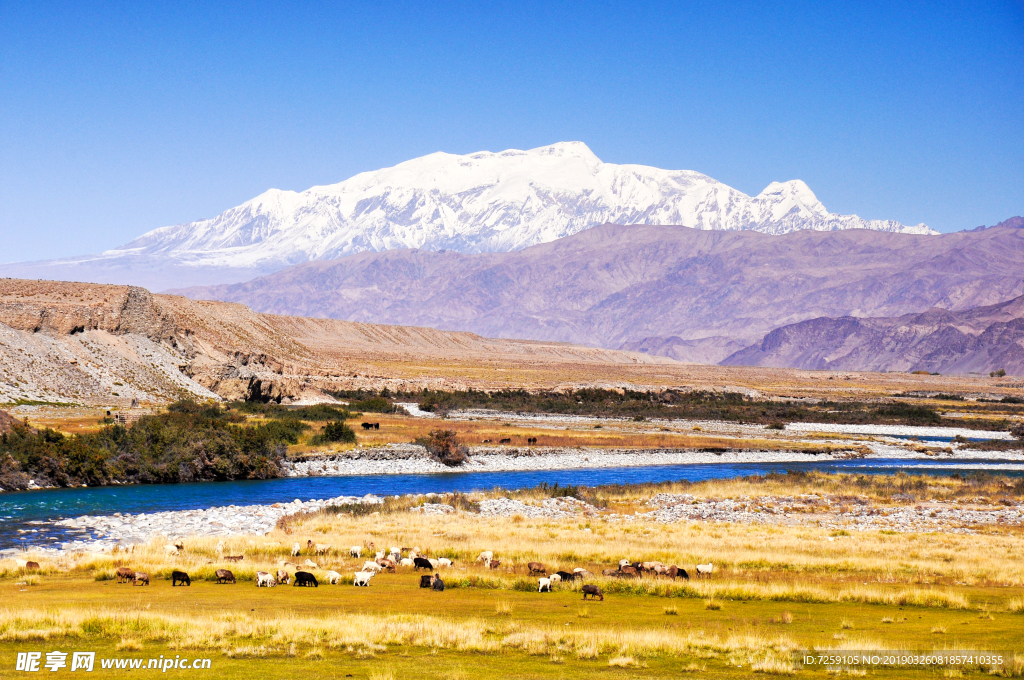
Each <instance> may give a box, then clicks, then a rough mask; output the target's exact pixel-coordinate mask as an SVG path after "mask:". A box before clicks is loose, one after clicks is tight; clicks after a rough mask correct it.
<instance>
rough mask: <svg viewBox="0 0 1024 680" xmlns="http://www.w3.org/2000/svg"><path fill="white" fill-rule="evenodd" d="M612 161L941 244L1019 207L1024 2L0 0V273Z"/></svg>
mask: <svg viewBox="0 0 1024 680" xmlns="http://www.w3.org/2000/svg"><path fill="white" fill-rule="evenodd" d="M565 140H580V141H583V142H586V143H587V144H588V145H589V146H590V147H591V148H592V149H593V150H594V152H595V153H596V154H597V155H598V156H599V157H601V158H602V159H603V160H605V161H608V162H615V163H643V164H647V165H654V166H659V167H663V168H672V169H683V168H685V169H692V170H698V171H700V172H704V173H706V174H708V175H710V176H712V177H714V178H716V179H719V180H721V181H723V182H726V183H727V184H730V185H732V186H734V187H736V188H738V189H740V190H742V191H745V192H747V193H750V194H756V193H758V192H759V191H761V189H763V188H764V187H765V186H766V185H767V184H768V183H769V182H771V181H773V180H787V179H794V178H799V179H803V180H804V181H806V182H807V183H808V184H809V185H810V186H811V188H812V189H813V190H814V191H815V193H816V194H817V195H818V197H819V198H820V199H821V200H822V201H823V202H824V203H825V205H826V206H827V207H828V208H829V209H830V210H831V211H833V212H841V213H857V214H859V215H861V216H863V217H868V218H891V219H896V220H899V221H901V222H904V223H907V224H916V223H918V222H925V223H927V224H929V225H931V226H933V227H935V228H937V229H939V230H940V231H954V230H959V229H963V228H967V227H974V226H977V225H980V224H994V223H996V222H998V221H1000V220H1002V219H1005V218H1007V217H1010V216H1011V215H1017V214H1024V3H1022V2H1020V0H1017V1H1015V2H985V1H983V0H979V1H978V2H964V3H954V2H940V3H912V2H892V1H891V0H886V1H884V2H874V3H872V2H850V3H845V4H839V3H822V2H820V1H814V2H806V3H800V2H788V3H772V2H751V3H746V4H743V3H701V2H685V3H683V2H672V3H664V4H657V3H649V4H643V5H640V4H637V5H630V4H627V3H616V4H612V3H558V2H551V1H548V0H545V1H543V2H529V1H526V0H519V1H517V2H511V3H507V4H498V3H477V4H466V5H457V4H455V3H448V4H447V5H445V4H442V3H430V4H426V3H423V4H401V3H383V2H374V3H366V4H365V5H359V4H356V3H324V4H323V5H320V6H318V5H312V4H294V5H287V6H286V5H271V4H233V3H219V2H218V3H194V4H192V3H188V2H173V3H160V4H159V6H157V3H140V2H124V3H121V4H114V3H87V2H79V3H52V4H47V3H22V2H11V1H9V0H0V261H14V260H25V259H40V258H49V257H56V256H64V255H73V254H81V253H87V252H97V251H99V250H103V249H106V248H109V247H112V246H115V245H118V244H121V243H123V242H125V241H127V240H129V239H131V238H133V237H135V236H137V235H139V234H141V233H143V232H145V231H147V230H149V229H152V228H155V227H159V226H164V225H169V224H177V223H181V222H186V221H189V220H192V219H197V218H201V217H211V216H213V215H215V214H217V213H219V212H220V211H222V210H224V209H226V208H229V207H232V206H234V205H237V204H239V203H241V202H243V201H245V200H247V199H249V198H252V197H253V196H255V195H256V194H258V193H260V192H262V191H264V190H266V189H267V188H270V187H277V188H281V189H295V190H302V189H306V188H308V187H309V186H312V185H314V184H327V183H333V182H337V181H340V180H342V179H345V178H347V177H349V176H351V175H353V174H355V173H357V172H360V171H364V170H372V169H376V168H379V167H384V166H388V165H393V164H395V163H398V162H401V161H403V160H407V159H409V158H413V157H416V156H420V155H423V154H426V153H430V152H433V151H438V150H441V151H448V152H453V153H467V152H472V151H479V150H485V149H486V150H492V151H497V150H501V149H507V148H531V147H535V146H541V145H544V144H549V143H552V142H556V141H565Z"/></svg>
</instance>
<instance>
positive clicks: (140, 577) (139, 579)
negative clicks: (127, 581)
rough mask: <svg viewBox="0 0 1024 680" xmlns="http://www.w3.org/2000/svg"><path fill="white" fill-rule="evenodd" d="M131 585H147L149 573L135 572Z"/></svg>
mask: <svg viewBox="0 0 1024 680" xmlns="http://www.w3.org/2000/svg"><path fill="white" fill-rule="evenodd" d="M132 585H135V586H148V585H149V574H146V573H143V572H141V571H137V572H135V579H134V580H133V581H132Z"/></svg>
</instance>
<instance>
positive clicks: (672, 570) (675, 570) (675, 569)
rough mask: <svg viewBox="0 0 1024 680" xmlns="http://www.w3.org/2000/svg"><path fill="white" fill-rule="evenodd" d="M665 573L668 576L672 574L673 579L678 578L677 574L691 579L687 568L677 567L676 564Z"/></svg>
mask: <svg viewBox="0 0 1024 680" xmlns="http://www.w3.org/2000/svg"><path fill="white" fill-rule="evenodd" d="M665 575H666V576H671V577H672V580H673V581H675V580H676V577H677V576H682V577H683V578H684V579H686V580H687V581H689V580H690V575H689V574H687V573H686V570H685V569H681V568H679V567H677V566H676V565H674V564H673V565H672V566H671V567H669V568H668V571H666V572H665Z"/></svg>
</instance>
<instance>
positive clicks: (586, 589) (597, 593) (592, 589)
mask: <svg viewBox="0 0 1024 680" xmlns="http://www.w3.org/2000/svg"><path fill="white" fill-rule="evenodd" d="M582 590H583V599H584V600H585V599H587V595H590V597H591V599H593V598H595V597H596V598H600V600H601V601H602V602H604V593H602V592H601V589H600V588H598V587H597V586H593V585H591V586H583V588H582Z"/></svg>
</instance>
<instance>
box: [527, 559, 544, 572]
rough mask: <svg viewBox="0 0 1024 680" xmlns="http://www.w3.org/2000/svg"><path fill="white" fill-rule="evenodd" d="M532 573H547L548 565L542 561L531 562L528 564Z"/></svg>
mask: <svg viewBox="0 0 1024 680" xmlns="http://www.w3.org/2000/svg"><path fill="white" fill-rule="evenodd" d="M526 566H527V568H529V570H530V573H531V574H546V573H548V570H547V567H545V566H544V565H543V564H541V563H540V562H530V563H528V564H527V565H526Z"/></svg>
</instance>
